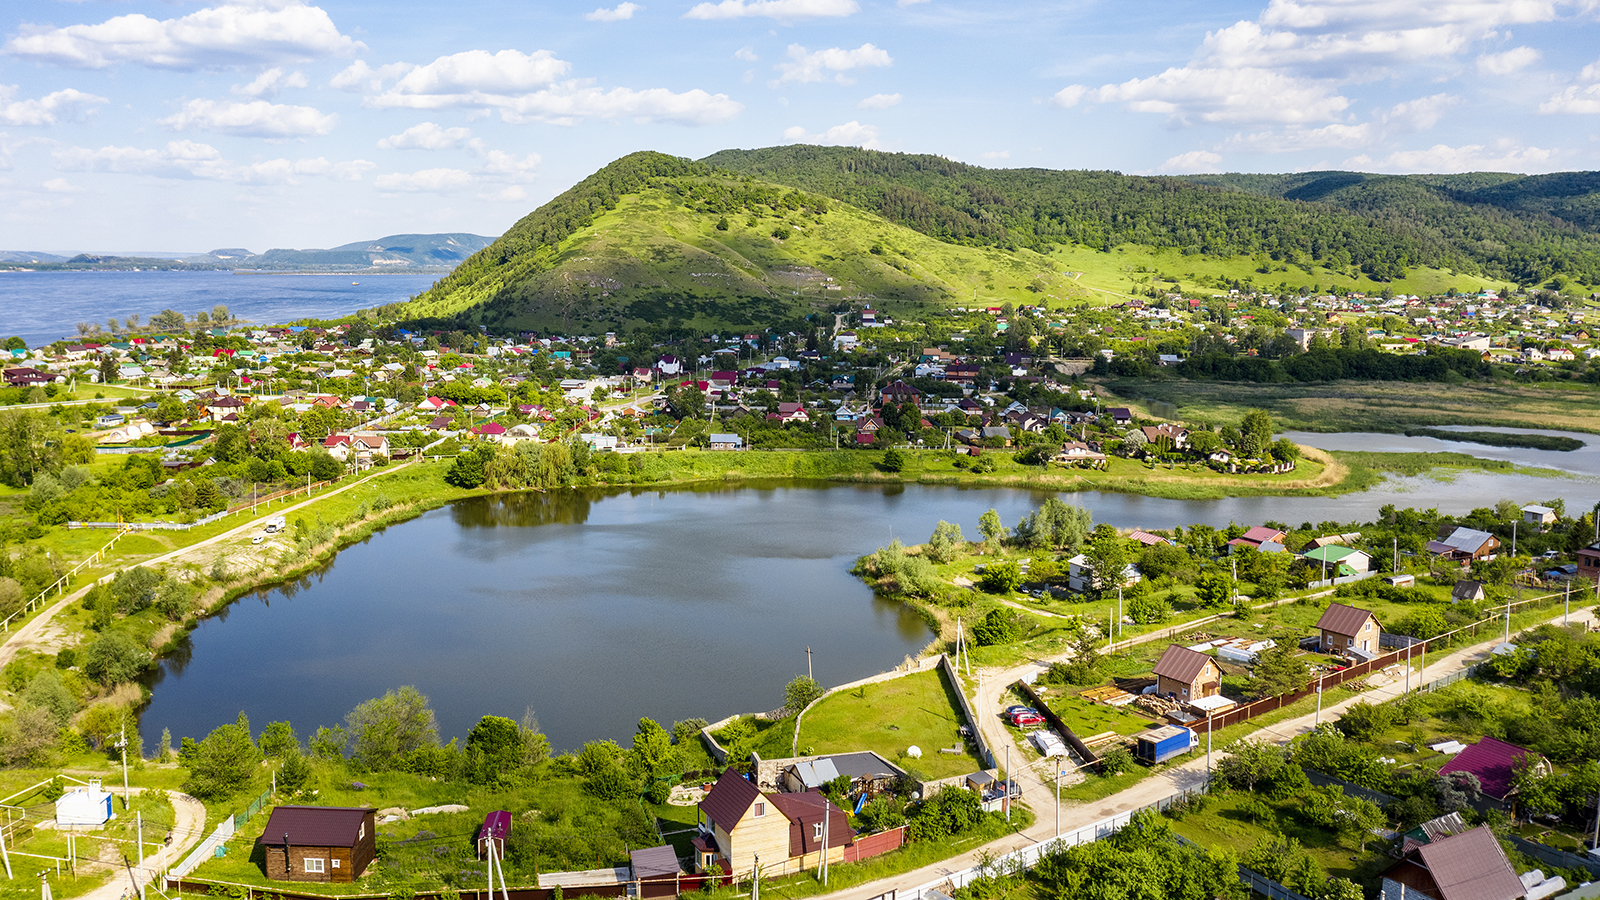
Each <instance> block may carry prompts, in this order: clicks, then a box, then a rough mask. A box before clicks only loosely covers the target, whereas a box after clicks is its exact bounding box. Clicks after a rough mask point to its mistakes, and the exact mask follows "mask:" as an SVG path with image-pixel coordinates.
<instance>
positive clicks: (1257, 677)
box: [1250, 643, 1311, 697]
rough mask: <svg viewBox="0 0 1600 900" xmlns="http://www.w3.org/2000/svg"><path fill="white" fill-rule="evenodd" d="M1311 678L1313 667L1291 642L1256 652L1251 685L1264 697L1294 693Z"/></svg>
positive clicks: (1251, 671)
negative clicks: (1308, 664)
mask: <svg viewBox="0 0 1600 900" xmlns="http://www.w3.org/2000/svg"><path fill="white" fill-rule="evenodd" d="M1310 680H1311V668H1310V667H1309V666H1307V665H1306V661H1305V660H1304V659H1302V658H1301V656H1300V650H1299V648H1298V647H1295V646H1294V645H1292V644H1289V643H1282V644H1278V645H1276V646H1274V647H1269V648H1268V649H1266V650H1263V651H1261V652H1260V653H1257V654H1256V662H1255V666H1254V668H1252V669H1251V670H1250V686H1251V687H1252V688H1254V689H1255V691H1256V693H1258V694H1260V695H1261V696H1263V697H1280V696H1282V695H1284V694H1292V693H1294V692H1295V691H1298V690H1300V689H1301V688H1303V687H1305V686H1306V683H1307V682H1308V681H1310Z"/></svg>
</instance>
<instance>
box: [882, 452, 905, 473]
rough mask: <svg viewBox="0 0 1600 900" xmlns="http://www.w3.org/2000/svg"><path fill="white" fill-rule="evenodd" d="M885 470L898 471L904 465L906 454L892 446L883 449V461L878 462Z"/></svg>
mask: <svg viewBox="0 0 1600 900" xmlns="http://www.w3.org/2000/svg"><path fill="white" fill-rule="evenodd" d="M879 465H880V466H882V467H883V470H884V471H885V472H899V471H901V470H902V469H904V468H905V467H906V455H905V454H904V453H902V452H900V451H899V450H896V449H895V448H893V447H890V448H889V449H888V450H885V451H883V462H881V463H879Z"/></svg>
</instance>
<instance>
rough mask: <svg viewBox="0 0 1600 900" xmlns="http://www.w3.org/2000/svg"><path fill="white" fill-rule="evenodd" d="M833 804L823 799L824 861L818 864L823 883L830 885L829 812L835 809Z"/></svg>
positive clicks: (825, 885)
mask: <svg viewBox="0 0 1600 900" xmlns="http://www.w3.org/2000/svg"><path fill="white" fill-rule="evenodd" d="M832 806H833V805H832V804H831V803H829V802H828V801H826V800H825V801H823V806H822V862H820V863H818V864H817V871H818V873H819V874H821V876H822V885H823V887H827V885H828V814H829V813H831V812H832V811H833V808H832Z"/></svg>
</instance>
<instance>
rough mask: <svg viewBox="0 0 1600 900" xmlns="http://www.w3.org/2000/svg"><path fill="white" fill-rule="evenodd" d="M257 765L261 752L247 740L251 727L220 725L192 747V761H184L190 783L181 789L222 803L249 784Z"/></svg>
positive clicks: (185, 783)
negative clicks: (224, 799)
mask: <svg viewBox="0 0 1600 900" xmlns="http://www.w3.org/2000/svg"><path fill="white" fill-rule="evenodd" d="M243 715H244V714H243V713H240V716H241V717H242V716H243ZM260 764H261V751H260V749H258V748H257V747H256V745H255V743H254V742H252V741H251V740H250V727H249V726H248V725H243V724H239V723H234V724H231V725H223V726H221V727H219V728H216V729H213V730H212V732H211V734H209V735H207V736H206V739H205V740H203V741H201V742H200V743H199V744H198V745H197V746H196V747H195V752H194V754H193V757H192V758H191V759H189V760H187V765H188V767H189V779H188V780H187V781H185V782H184V785H183V789H184V790H185V791H187V792H188V793H190V794H193V795H195V796H196V797H199V798H201V799H202V800H218V799H222V798H224V797H227V796H229V795H231V794H234V793H236V792H238V791H239V789H241V788H243V787H244V786H245V785H246V784H248V783H249V782H250V775H251V773H253V772H254V771H255V768H256V766H258V765H260Z"/></svg>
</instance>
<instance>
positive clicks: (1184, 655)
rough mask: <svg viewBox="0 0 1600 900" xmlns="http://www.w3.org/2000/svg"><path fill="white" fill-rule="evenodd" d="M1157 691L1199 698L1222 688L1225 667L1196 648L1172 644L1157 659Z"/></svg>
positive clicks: (1211, 694) (1194, 698)
mask: <svg viewBox="0 0 1600 900" xmlns="http://www.w3.org/2000/svg"><path fill="white" fill-rule="evenodd" d="M1155 676H1156V692H1157V693H1160V694H1172V695H1173V696H1175V697H1177V698H1178V699H1180V700H1198V699H1200V698H1201V697H1211V696H1214V695H1216V694H1219V693H1221V692H1222V668H1221V667H1220V666H1218V665H1217V661H1216V660H1214V659H1212V658H1211V657H1209V656H1207V655H1205V654H1204V653H1200V652H1199V651H1196V650H1190V649H1189V648H1187V647H1182V646H1179V645H1178V644H1168V645H1167V649H1166V651H1165V652H1164V653H1162V654H1161V659H1159V660H1158V661H1157V662H1156V667H1155Z"/></svg>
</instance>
